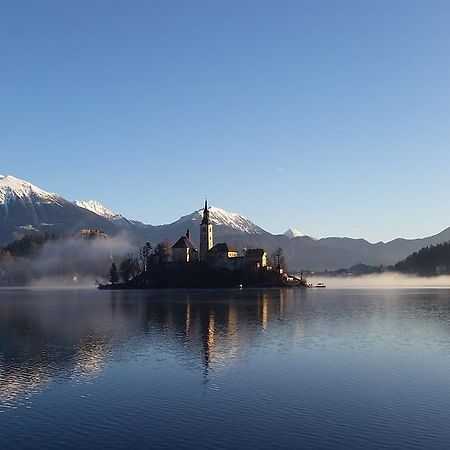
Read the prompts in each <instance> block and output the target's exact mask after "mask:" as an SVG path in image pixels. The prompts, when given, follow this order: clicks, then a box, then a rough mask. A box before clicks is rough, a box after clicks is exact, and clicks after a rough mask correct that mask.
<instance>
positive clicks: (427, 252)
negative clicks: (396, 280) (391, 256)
mask: <svg viewBox="0 0 450 450" xmlns="http://www.w3.org/2000/svg"><path fill="white" fill-rule="evenodd" d="M394 270H396V271H397V272H403V273H409V274H417V275H422V276H432V275H442V274H450V242H445V243H443V244H438V245H431V246H429V247H424V248H422V249H421V250H419V251H418V252H414V253H413V254H412V255H410V256H408V257H407V258H405V259H404V260H403V261H400V262H399V263H397V264H395V266H394Z"/></svg>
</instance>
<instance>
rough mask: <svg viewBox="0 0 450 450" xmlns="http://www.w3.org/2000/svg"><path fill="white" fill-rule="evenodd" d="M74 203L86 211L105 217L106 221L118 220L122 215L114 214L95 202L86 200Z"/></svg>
mask: <svg viewBox="0 0 450 450" xmlns="http://www.w3.org/2000/svg"><path fill="white" fill-rule="evenodd" d="M74 203H75V205H77V206H79V207H80V208H84V209H87V210H88V211H91V212H93V213H95V214H97V215H99V216H102V217H105V218H106V219H110V220H112V219H120V218H121V217H123V216H122V215H120V214H116V213H115V212H113V211H111V210H110V209H108V208H105V207H104V206H103V205H102V204H101V203H99V202H98V201H97V200H87V201H83V200H75V201H74Z"/></svg>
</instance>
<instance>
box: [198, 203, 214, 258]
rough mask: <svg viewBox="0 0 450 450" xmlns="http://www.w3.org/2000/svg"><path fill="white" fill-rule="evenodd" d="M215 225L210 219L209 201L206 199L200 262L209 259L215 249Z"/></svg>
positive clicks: (201, 229)
mask: <svg viewBox="0 0 450 450" xmlns="http://www.w3.org/2000/svg"><path fill="white" fill-rule="evenodd" d="M213 245H214V242H213V225H212V223H211V220H210V218H209V209H208V200H207V199H205V207H204V209H203V219H202V222H201V224H200V260H201V261H206V260H207V259H208V252H209V250H210V249H211V248H212V247H213Z"/></svg>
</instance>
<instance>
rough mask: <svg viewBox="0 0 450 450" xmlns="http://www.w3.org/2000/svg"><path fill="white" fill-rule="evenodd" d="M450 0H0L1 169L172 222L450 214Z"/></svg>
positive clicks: (400, 226) (413, 219)
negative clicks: (216, 216) (223, 212)
mask: <svg viewBox="0 0 450 450" xmlns="http://www.w3.org/2000/svg"><path fill="white" fill-rule="evenodd" d="M449 24H450V2H448V1H434V0H421V1H414V0H403V1H400V0H385V1H372V2H369V1H361V0H355V1H351V0H342V1H337V0H333V1H332V0H330V1H320V0H311V1H300V0H295V1H283V0H272V1H264V0H253V1H247V0H235V1H231V0H228V1H226V0H221V1H220V0H217V1H216V0H214V1H211V0H205V1H196V0H191V1H186V0H181V1H171V0H161V1H152V0H145V1H139V0H133V1H130V0H123V1H116V0H104V1H102V0H97V1H95V0H54V1H48V0H39V1H36V0H28V1H25V0H0V156H1V162H0V173H3V174H11V175H15V176H17V177H19V178H24V179H26V180H29V181H31V182H33V183H35V184H37V185H38V186H40V187H42V188H44V189H46V190H50V191H53V192H57V193H59V194H61V195H63V196H65V197H66V198H68V199H70V200H74V199H84V200H87V199H97V200H99V201H100V202H102V203H103V204H104V205H105V206H107V207H109V208H111V209H113V210H115V211H117V212H120V213H122V214H124V215H126V216H128V217H130V218H135V219H139V220H142V221H146V222H150V223H154V224H156V223H165V222H170V221H172V220H175V219H177V218H178V217H179V216H180V215H182V214H187V213H189V212H191V211H193V210H194V209H196V208H199V207H201V205H202V202H203V199H204V197H205V195H207V196H208V198H209V199H210V201H211V203H212V204H214V205H215V206H219V207H222V208H224V209H228V210H231V211H237V212H240V213H242V214H243V215H245V216H247V217H248V218H250V219H252V220H253V221H254V222H256V223H257V224H258V225H260V226H262V227H264V228H266V229H267V230H268V231H271V232H280V233H281V232H284V231H285V230H286V229H287V228H289V227H297V228H299V229H300V230H302V231H303V232H305V233H308V234H310V235H313V236H318V237H321V236H329V235H336V236H351V237H365V238H367V239H369V240H371V241H378V240H388V239H391V238H394V237H397V236H404V237H421V236H426V235H430V234H433V233H436V232H438V231H440V230H442V229H444V228H446V227H448V226H450V208H448V199H449V194H450V181H449V180H450V145H449V144H450V26H449Z"/></svg>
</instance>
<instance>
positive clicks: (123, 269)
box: [119, 254, 140, 283]
mask: <svg viewBox="0 0 450 450" xmlns="http://www.w3.org/2000/svg"><path fill="white" fill-rule="evenodd" d="M139 272H140V266H139V261H138V260H137V259H136V258H134V257H133V255H131V254H129V255H128V256H127V258H126V259H125V260H123V261H122V262H121V263H120V266H119V273H120V278H122V280H123V281H124V282H125V283H126V282H127V281H130V280H131V279H132V278H134V277H135V276H136V275H137V274H138V273H139Z"/></svg>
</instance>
